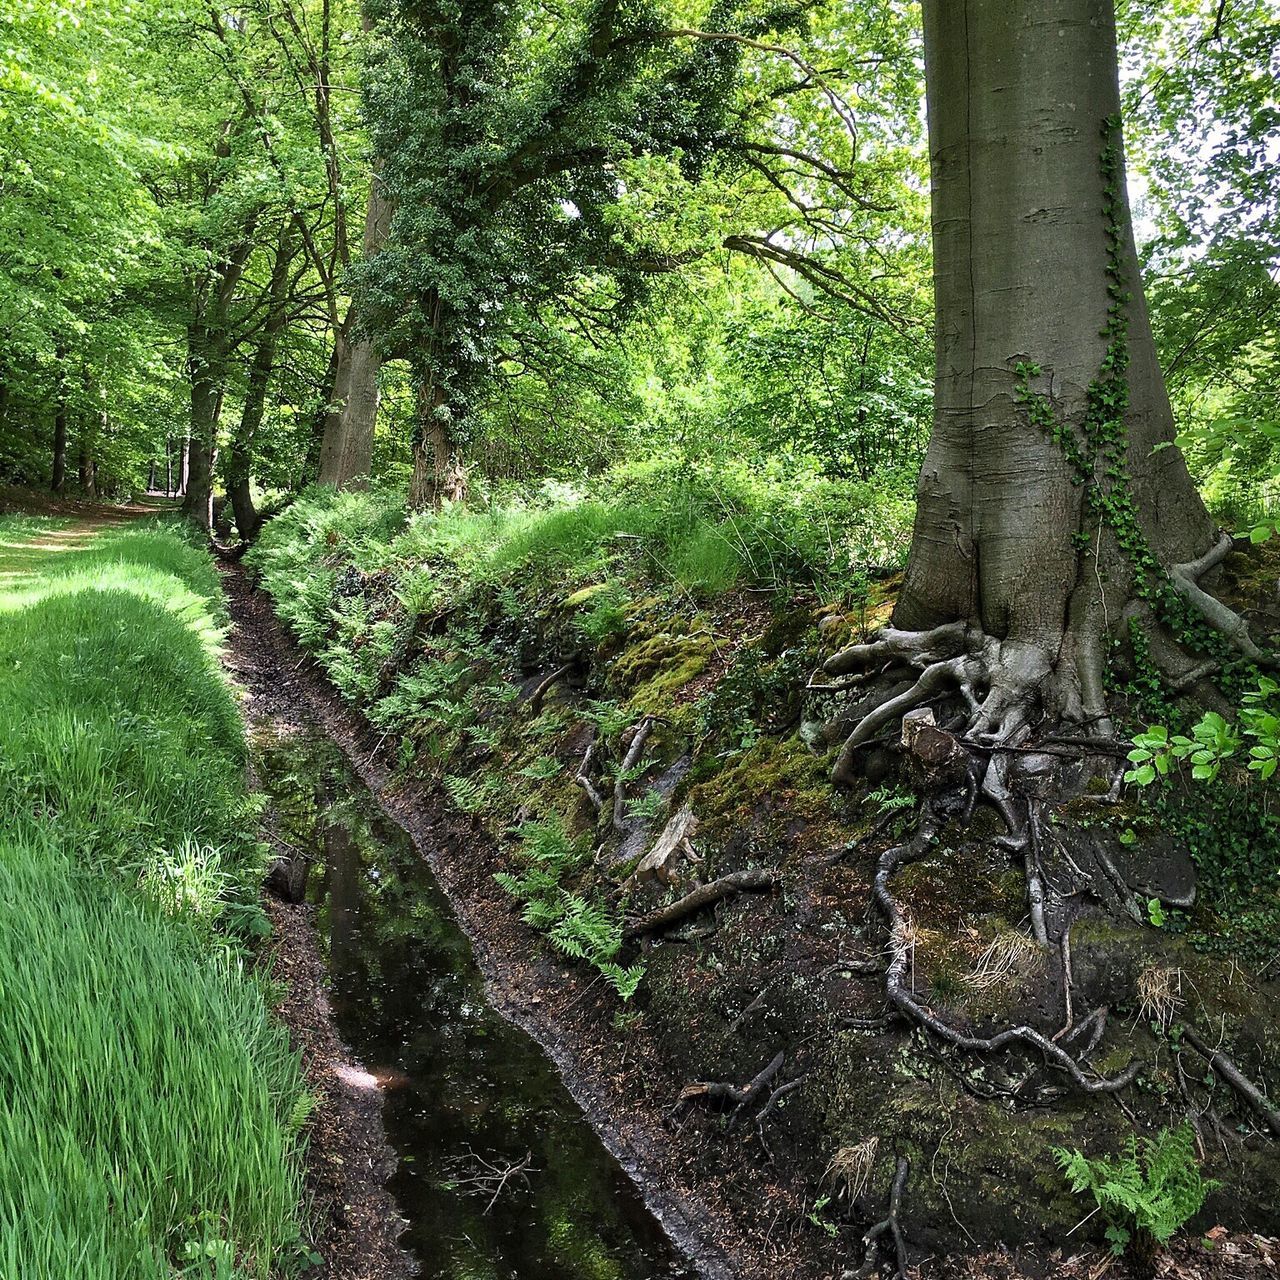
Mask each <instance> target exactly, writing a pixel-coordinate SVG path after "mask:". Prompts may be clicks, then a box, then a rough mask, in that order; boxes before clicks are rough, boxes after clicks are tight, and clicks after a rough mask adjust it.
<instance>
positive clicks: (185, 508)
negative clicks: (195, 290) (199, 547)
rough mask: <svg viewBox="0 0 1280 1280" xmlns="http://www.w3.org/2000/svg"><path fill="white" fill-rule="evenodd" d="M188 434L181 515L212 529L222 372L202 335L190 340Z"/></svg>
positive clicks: (203, 527)
mask: <svg viewBox="0 0 1280 1280" xmlns="http://www.w3.org/2000/svg"><path fill="white" fill-rule="evenodd" d="M190 342H191V358H190V362H189V369H190V376H191V433H190V435H189V437H188V439H187V450H186V459H185V461H186V466H185V468H184V475H183V480H184V482H185V486H186V488H185V496H184V498H183V500H182V514H183V515H185V516H186V517H187V518H188V519H190V520H192V521H194V522H195V523H196V524H197V525H198V526H199V527H200V528H201V529H210V528H212V527H213V450H214V443H215V437H216V433H217V430H218V410H219V409H220V407H221V404H222V385H221V383H222V376H223V370H222V368H221V366H220V364H218V363H214V362H211V360H210V354H211V353H210V351H209V347H208V345H207V343H206V342H205V340H204V335H202V334H193V335H192V337H191V339H190Z"/></svg>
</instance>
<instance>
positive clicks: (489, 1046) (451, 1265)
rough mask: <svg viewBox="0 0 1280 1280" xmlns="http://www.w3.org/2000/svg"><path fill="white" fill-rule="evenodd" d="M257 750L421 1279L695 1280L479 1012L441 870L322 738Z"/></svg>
mask: <svg viewBox="0 0 1280 1280" xmlns="http://www.w3.org/2000/svg"><path fill="white" fill-rule="evenodd" d="M256 746H257V751H256V755H257V763H258V769H259V774H260V777H261V779H262V785H263V787H264V789H265V790H266V791H267V792H268V794H269V795H270V797H271V801H272V804H273V807H274V808H275V810H276V813H277V814H278V816H279V821H280V823H281V826H282V832H281V834H282V835H284V836H285V838H286V839H288V840H289V841H290V843H292V844H294V845H295V846H297V847H298V848H301V849H304V850H306V851H307V852H309V853H311V854H313V855H314V856H315V858H316V862H315V864H314V866H313V868H312V872H311V881H310V886H309V894H310V896H311V898H312V900H313V901H314V902H316V903H317V904H318V907H319V917H320V928H321V933H322V937H323V939H324V941H325V944H326V946H327V950H328V959H329V964H330V969H331V982H332V999H333V1007H334V1011H335V1014H336V1016H337V1020H338V1025H339V1029H340V1031H341V1033H342V1036H343V1039H344V1040H345V1041H346V1042H347V1043H348V1044H349V1045H351V1047H352V1048H353V1049H354V1051H355V1053H356V1055H357V1056H358V1057H359V1058H360V1059H361V1060H362V1061H363V1063H364V1065H365V1067H366V1068H367V1069H368V1071H370V1072H371V1073H372V1074H373V1075H374V1076H376V1077H377V1078H378V1080H379V1081H380V1082H381V1083H382V1085H383V1097H384V1117H385V1121H386V1127H387V1134H388V1137H389V1139H390V1141H391V1143H392V1145H393V1147H394V1148H395V1149H396V1151H397V1152H398V1153H399V1156H400V1166H399V1170H398V1172H397V1173H396V1175H395V1178H394V1180H393V1182H392V1183H391V1189H392V1191H393V1192H394V1194H395V1196H396V1198H397V1200H398V1201H399V1203H400V1206H401V1209H402V1211H403V1213H404V1215H405V1217H406V1218H407V1219H408V1220H409V1227H408V1230H407V1232H406V1234H405V1236H404V1238H403V1243H404V1245H405V1247H406V1248H408V1249H409V1251H410V1252H412V1253H413V1254H414V1255H415V1257H416V1258H417V1259H418V1261H419V1263H420V1264H421V1267H422V1275H423V1276H426V1277H440V1278H441V1280H658V1278H659V1277H663V1278H666V1277H670V1278H675V1277H692V1276H694V1275H695V1274H696V1273H695V1272H693V1271H692V1270H690V1269H688V1268H687V1265H686V1264H683V1263H681V1262H680V1261H679V1260H678V1259H677V1258H676V1257H675V1255H674V1253H673V1250H672V1248H671V1246H670V1244H669V1243H668V1241H667V1240H666V1238H665V1236H664V1235H663V1234H662V1231H661V1228H660V1227H659V1226H658V1224H657V1222H656V1221H655V1220H654V1219H653V1217H652V1216H651V1215H650V1214H649V1213H648V1212H647V1210H646V1209H645V1208H644V1205H643V1204H642V1203H641V1201H640V1199H639V1197H638V1195H637V1194H636V1191H635V1189H634V1187H633V1186H632V1184H631V1182H630V1181H629V1180H628V1178H627V1177H626V1175H625V1174H624V1173H623V1172H622V1170H621V1169H620V1168H619V1167H618V1165H617V1163H616V1162H615V1161H614V1160H613V1158H612V1157H611V1156H610V1155H609V1153H608V1152H607V1151H606V1150H605V1149H604V1147H603V1146H602V1145H601V1143H600V1141H599V1140H598V1139H597V1138H596V1136H595V1134H594V1133H593V1132H592V1131H591V1128H590V1126H589V1125H588V1124H587V1123H586V1121H585V1120H584V1119H583V1116H582V1113H581V1111H580V1110H579V1109H578V1107H577V1104H576V1103H575V1102H574V1101H573V1099H572V1098H571V1097H570V1096H569V1094H568V1091H567V1090H566V1089H565V1087H564V1085H563V1084H562V1082H561V1081H560V1078H559V1076H558V1075H557V1074H556V1071H555V1068H554V1066H553V1065H552V1064H551V1062H550V1061H549V1060H548V1059H547V1058H546V1056H545V1055H544V1054H543V1053H542V1051H541V1049H540V1048H539V1047H538V1045H537V1044H536V1043H535V1042H534V1041H533V1040H532V1039H530V1038H529V1037H528V1036H527V1035H525V1034H524V1032H522V1031H520V1030H519V1029H517V1028H515V1027H513V1026H511V1025H510V1024H509V1023H508V1022H506V1021H505V1020H504V1019H503V1018H501V1017H500V1016H499V1015H498V1014H497V1013H496V1012H495V1011H494V1010H493V1009H492V1008H490V1007H489V1005H488V1004H487V1002H486V1000H485V996H484V986H483V982H482V980H481V977H480V974H479V972H478V970H477V969H476V966H475V962H474V960H473V958H472V954H471V947H470V944H469V943H468V941H467V939H466V937H465V935H464V934H463V933H462V931H461V929H460V928H459V927H458V924H457V922H456V920H455V919H454V916H453V912H452V911H451V909H450V907H449V905H448V902H447V901H446V900H445V898H444V896H443V894H442V893H441V891H440V889H439V887H438V886H437V884H436V882H435V880H434V877H433V876H432V875H431V873H430V871H429V869H428V868H427V867H426V865H425V864H424V863H423V861H422V859H421V858H419V857H418V856H417V854H416V853H415V851H414V849H413V847H412V845H411V843H410V841H409V839H408V837H407V836H406V835H405V834H404V832H403V831H402V830H401V829H400V828H399V827H397V826H396V825H395V824H393V823H391V822H389V821H388V820H387V819H386V818H385V817H384V816H383V815H382V814H381V812H380V810H379V809H378V808H377V805H376V803H375V802H374V801H373V799H372V797H371V796H370V795H369V794H368V792H367V791H366V790H365V789H364V786H363V784H362V783H360V782H359V780H358V779H356V778H355V776H354V775H353V774H352V773H351V772H350V771H349V769H348V768H347V766H346V763H345V761H344V760H343V759H342V757H341V754H340V753H339V751H338V750H337V748H336V747H335V746H334V745H333V744H332V743H331V742H330V741H328V740H327V739H326V738H323V737H321V736H320V735H319V734H305V735H304V734H295V735H292V736H290V737H288V738H267V739H260V740H259V741H258V743H257V744H256ZM504 1174H505V1175H506V1176H505V1178H504Z"/></svg>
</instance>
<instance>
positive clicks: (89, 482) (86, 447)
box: [78, 437, 98, 498]
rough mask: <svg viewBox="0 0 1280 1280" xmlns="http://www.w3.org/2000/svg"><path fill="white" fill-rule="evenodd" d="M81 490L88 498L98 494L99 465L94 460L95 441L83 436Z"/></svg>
mask: <svg viewBox="0 0 1280 1280" xmlns="http://www.w3.org/2000/svg"><path fill="white" fill-rule="evenodd" d="M78 469H79V476H80V491H81V493H83V494H84V495H85V496H86V497H88V498H96V497H97V496H98V466H97V463H95V462H94V460H93V442H92V440H90V439H86V438H85V437H81V439H80V456H79V468H78Z"/></svg>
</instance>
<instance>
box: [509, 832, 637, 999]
mask: <svg viewBox="0 0 1280 1280" xmlns="http://www.w3.org/2000/svg"><path fill="white" fill-rule="evenodd" d="M519 835H520V837H521V841H522V843H521V848H520V858H521V860H522V861H523V862H524V864H525V867H524V870H523V872H522V873H521V874H519V875H512V874H511V873H510V872H505V871H500V872H497V873H496V874H495V875H494V879H495V880H496V881H497V882H498V884H499V885H500V886H501V887H502V888H503V889H504V890H506V892H507V893H509V894H510V895H511V896H512V897H513V898H515V899H516V900H517V901H518V902H519V903H520V904H521V908H520V916H521V919H523V920H524V922H525V923H526V924H527V925H529V926H530V927H532V928H534V929H538V930H540V931H541V932H543V933H545V934H546V935H547V939H548V941H549V942H550V943H551V945H552V946H553V947H555V949H556V950H557V951H559V952H560V953H561V954H562V955H566V956H569V957H570V958H571V959H574V960H582V961H585V962H586V963H588V964H591V965H593V966H594V967H595V968H596V969H598V970H599V971H600V973H601V974H602V975H603V976H604V977H605V978H607V979H608V980H609V983H610V984H611V985H612V986H613V988H614V990H615V991H617V993H618V995H619V996H621V997H622V999H624V1000H629V999H630V998H631V997H632V996H633V995H634V994H635V992H636V988H637V987H638V986H639V985H640V980H641V978H642V977H643V976H644V966H643V965H633V966H631V967H630V968H623V967H622V966H620V965H618V964H617V963H615V961H616V958H617V955H618V952H619V951H621V949H622V922H621V920H620V919H619V918H618V917H617V915H616V914H615V913H614V912H613V911H612V910H611V909H610V908H609V907H608V906H607V905H606V904H605V903H604V902H603V901H601V900H600V899H598V898H588V897H586V896H585V895H584V894H582V893H578V892H575V891H574V890H572V889H570V888H569V887H567V885H566V883H565V882H566V881H568V880H570V879H571V877H573V876H574V875H576V874H577V873H578V872H579V871H581V870H582V868H583V867H584V866H585V865H586V863H587V861H588V860H589V858H590V851H589V850H588V849H587V848H586V847H585V845H584V843H583V842H582V841H574V840H571V839H570V838H569V836H568V834H567V833H566V832H565V829H564V827H563V825H562V824H561V823H560V821H559V820H558V819H552V820H551V821H548V822H527V823H525V824H524V825H523V826H522V827H520V829H519Z"/></svg>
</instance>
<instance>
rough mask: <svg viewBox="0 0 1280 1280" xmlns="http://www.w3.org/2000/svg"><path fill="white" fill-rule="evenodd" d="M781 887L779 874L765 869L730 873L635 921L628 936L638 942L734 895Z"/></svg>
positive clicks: (628, 928)
mask: <svg viewBox="0 0 1280 1280" xmlns="http://www.w3.org/2000/svg"><path fill="white" fill-rule="evenodd" d="M777 885H778V876H777V873H776V872H774V871H768V870H766V869H764V868H762V867H757V868H752V869H751V870H748V871H733V872H730V873H729V874H728V875H727V876H721V877H720V878H719V879H718V880H712V881H711V882H710V883H709V884H704V885H699V886H698V888H696V889H694V890H693V892H692V893H686V894H685V895H684V897H683V898H677V899H676V901H675V902H672V903H669V904H668V905H667V906H665V907H659V908H658V909H657V910H656V911H651V912H650V913H649V914H648V915H647V916H641V917H640V919H638V920H633V921H631V922H630V923H629V924H628V925H627V927H626V930H625V936H626V937H628V938H635V937H639V935H640V934H642V933H653V932H655V931H656V930H658V929H665V928H666V927H667V926H668V925H671V924H675V923H676V921H678V920H683V919H684V918H685V916H690V915H692V914H693V913H694V912H695V911H701V910H702V908H703V907H709V906H711V905H712V903H715V902H719V901H720V899H721V898H727V897H728V896H729V895H730V894H731V893H741V892H743V891H744V890H745V891H751V892H756V893H760V892H765V891H767V890H771V889H774V888H776V887H777Z"/></svg>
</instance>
